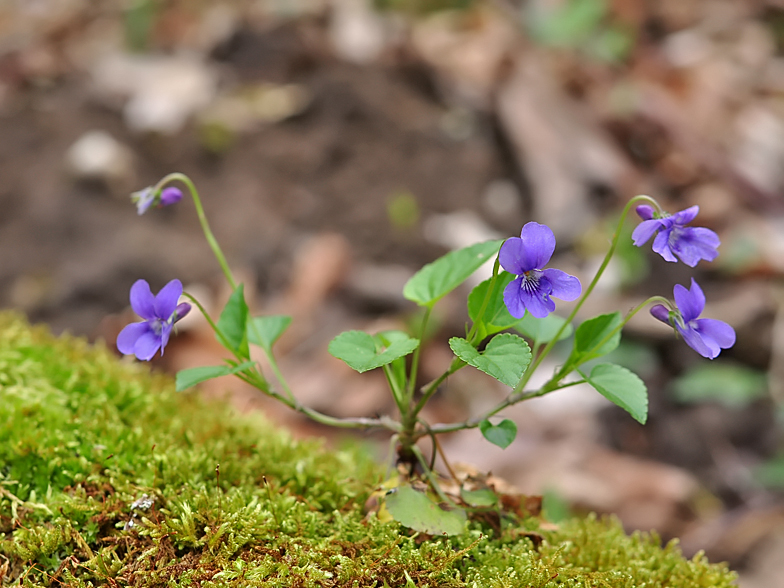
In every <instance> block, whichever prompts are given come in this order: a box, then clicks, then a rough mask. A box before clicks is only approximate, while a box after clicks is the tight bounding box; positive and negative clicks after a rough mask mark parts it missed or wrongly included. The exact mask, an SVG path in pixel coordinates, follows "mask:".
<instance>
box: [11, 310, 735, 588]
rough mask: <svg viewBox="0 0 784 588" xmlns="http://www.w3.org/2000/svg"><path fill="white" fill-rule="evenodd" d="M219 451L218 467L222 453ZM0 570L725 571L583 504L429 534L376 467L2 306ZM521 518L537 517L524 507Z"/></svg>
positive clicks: (111, 579)
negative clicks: (401, 518) (511, 522)
mask: <svg viewBox="0 0 784 588" xmlns="http://www.w3.org/2000/svg"><path fill="white" fill-rule="evenodd" d="M218 464H220V469H219V474H218V473H217V472H216V466H217V465H218ZM0 467H1V469H0V532H2V538H1V539H0V553H2V555H0V576H2V583H3V584H12V583H13V584H14V585H25V586H34V585H45V586H53V585H68V586H99V585H108V586H125V585H129V586H168V585H172V586H280V587H284V586H285V587H289V586H296V587H300V586H301V587H309V586H313V587H331V586H357V587H371V586H378V587H384V586H390V587H396V586H405V587H412V586H430V587H436V586H455V587H458V586H469V587H473V586H477V587H484V586H488V587H499V588H500V587H507V586H508V587H512V586H515V587H517V586H521V587H540V588H556V587H559V586H560V587H564V586H572V587H578V586H579V587H588V586H597V587H598V586H607V587H619V588H620V587H624V588H631V587H639V588H641V587H643V586H645V587H646V588H655V587H665V586H666V587H668V588H679V587H683V588H686V587H688V588H694V587H700V586H701V587H711V588H722V587H725V586H726V587H729V586H731V584H732V580H733V579H734V574H733V573H732V572H730V571H728V570H727V569H726V567H724V566H721V565H712V564H709V563H708V562H707V561H706V560H705V559H704V558H703V557H701V556H697V557H695V558H694V559H693V560H686V559H684V558H683V557H682V556H681V554H680V551H679V550H678V547H677V546H676V545H674V544H670V545H667V546H666V547H664V548H661V547H660V545H659V540H658V538H657V537H655V536H651V535H647V534H635V535H632V536H631V537H629V536H627V535H625V534H624V532H623V530H622V529H621V528H620V525H619V524H618V523H617V522H616V521H613V520H597V519H595V518H589V519H585V520H575V521H572V522H569V523H566V524H563V525H562V526H561V527H560V528H559V530H557V531H547V532H545V531H542V532H541V534H542V535H543V536H544V540H543V541H542V542H541V544H540V545H538V546H536V547H535V546H534V545H533V543H532V542H531V541H530V540H529V539H528V538H526V536H525V535H524V534H522V533H516V532H513V531H509V532H506V533H504V535H503V536H500V537H499V536H493V533H492V531H489V530H487V529H485V530H482V529H480V528H479V527H474V528H472V529H470V530H469V531H467V532H466V533H465V534H464V535H462V536H457V537H449V538H434V539H426V540H422V538H421V537H416V536H414V535H412V534H411V533H409V532H408V531H407V530H406V529H403V528H401V527H400V526H399V525H398V524H397V523H381V522H379V521H378V520H377V519H375V518H374V517H370V518H367V517H365V515H364V513H363V504H364V502H365V500H366V499H367V497H368V495H369V493H370V492H371V491H372V490H373V487H374V485H375V484H377V483H378V482H379V481H380V480H381V476H382V472H381V470H380V469H379V468H378V467H377V466H376V465H374V464H373V463H372V462H371V461H370V460H369V459H368V458H367V457H364V456H363V455H362V454H361V452H358V451H353V452H352V451H344V452H329V451H326V450H324V449H323V448H322V447H321V446H320V444H319V443H318V442H316V441H294V440H292V439H291V438H290V436H289V435H288V434H287V433H285V432H284V431H280V430H278V429H276V428H274V427H272V426H271V425H269V424H268V423H266V422H265V421H264V420H262V419H261V418H260V417H258V416H240V415H237V414H235V413H233V412H232V411H231V410H230V408H229V407H227V406H224V405H221V404H214V403H213V404H206V403H204V402H202V401H200V400H198V399H197V398H196V397H195V396H192V395H177V394H176V393H175V392H174V386H173V383H172V381H171V379H169V378H166V377H163V376H156V375H151V374H150V373H149V371H148V369H147V366H144V365H134V364H131V363H128V362H122V361H118V360H117V359H116V358H115V357H114V356H113V355H112V353H110V352H109V351H107V350H106V349H103V348H101V347H91V346H90V345H88V344H87V343H86V342H84V341H82V340H79V339H75V338H71V337H62V338H59V339H57V338H54V337H52V336H51V335H50V334H49V332H48V331H47V330H46V329H45V328H41V327H36V328H30V327H29V326H28V325H27V324H26V322H25V321H24V320H23V319H21V318H20V317H18V316H17V315H13V314H8V313H6V314H0ZM529 523H530V525H531V526H532V527H535V526H536V525H537V522H536V521H535V520H533V519H531V521H530V522H529Z"/></svg>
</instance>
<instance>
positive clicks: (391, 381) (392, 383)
mask: <svg viewBox="0 0 784 588" xmlns="http://www.w3.org/2000/svg"><path fill="white" fill-rule="evenodd" d="M381 369H383V370H384V376H385V377H386V379H387V384H388V385H389V389H390V391H391V392H392V398H394V399H395V405H396V406H397V409H398V411H400V414H401V415H402V414H403V413H404V412H405V406H404V404H403V393H404V391H403V390H401V389H400V387H399V386H398V385H397V381H396V380H395V378H394V375H393V374H392V367H391V366H390V365H389V364H387V365H385V366H383V367H382V368H381Z"/></svg>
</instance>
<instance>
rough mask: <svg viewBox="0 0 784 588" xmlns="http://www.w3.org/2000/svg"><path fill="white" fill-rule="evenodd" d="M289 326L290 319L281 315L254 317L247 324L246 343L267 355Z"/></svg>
mask: <svg viewBox="0 0 784 588" xmlns="http://www.w3.org/2000/svg"><path fill="white" fill-rule="evenodd" d="M290 324H291V317H290V316H285V315H282V314H276V315H271V316H257V317H254V318H252V319H251V320H250V321H249V322H248V341H249V342H250V343H252V344H253V345H258V346H259V347H261V348H262V349H264V350H266V351H267V352H268V353H269V352H270V351H272V346H273V345H274V344H275V341H277V340H278V338H279V337H280V336H281V335H282V334H283V332H284V331H285V330H286V329H287V328H288V326H289V325H290Z"/></svg>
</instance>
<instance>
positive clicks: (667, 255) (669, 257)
mask: <svg viewBox="0 0 784 588" xmlns="http://www.w3.org/2000/svg"><path fill="white" fill-rule="evenodd" d="M670 233H672V229H664V230H662V231H659V234H658V235H656V238H655V239H654V240H653V250H654V251H655V252H656V253H658V254H659V255H661V256H662V257H663V258H664V260H665V261H678V260H677V259H676V258H675V256H674V255H673V254H672V251H671V250H670Z"/></svg>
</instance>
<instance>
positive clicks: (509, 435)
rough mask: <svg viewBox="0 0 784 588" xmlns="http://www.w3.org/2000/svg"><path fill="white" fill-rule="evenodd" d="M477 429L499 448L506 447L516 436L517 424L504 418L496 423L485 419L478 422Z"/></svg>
mask: <svg viewBox="0 0 784 588" xmlns="http://www.w3.org/2000/svg"><path fill="white" fill-rule="evenodd" d="M479 430H480V431H481V432H482V435H483V436H484V438H485V439H487V440H488V441H490V443H492V444H493V445H498V447H500V448H501V449H506V448H507V447H509V445H510V444H511V443H512V441H514V440H515V437H517V425H516V424H514V421H510V420H509V419H504V420H502V421H501V422H500V423H498V424H497V425H494V424H493V423H491V422H490V421H489V420H487V419H485V420H483V421H482V422H481V423H479Z"/></svg>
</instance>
